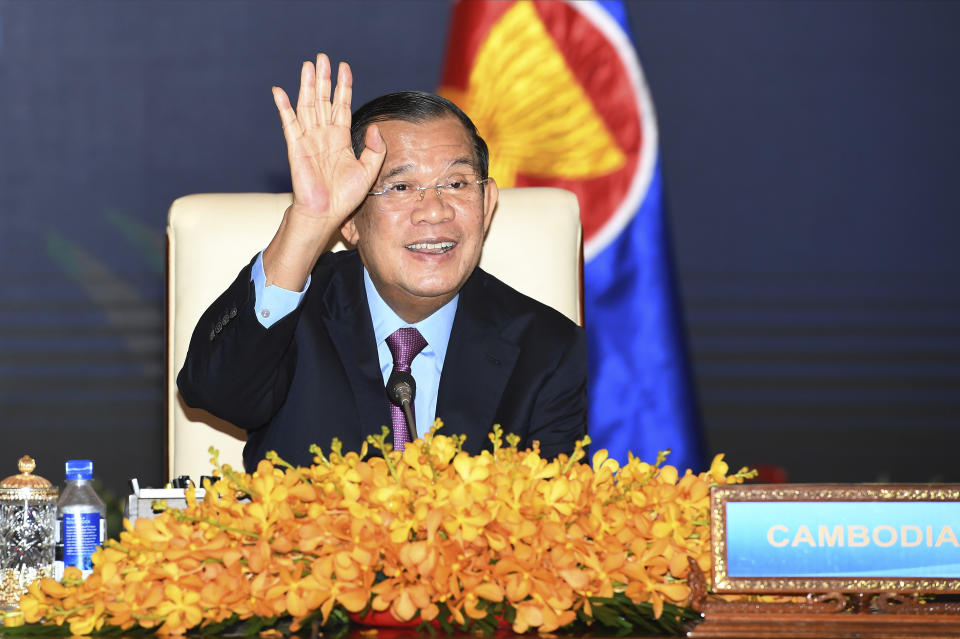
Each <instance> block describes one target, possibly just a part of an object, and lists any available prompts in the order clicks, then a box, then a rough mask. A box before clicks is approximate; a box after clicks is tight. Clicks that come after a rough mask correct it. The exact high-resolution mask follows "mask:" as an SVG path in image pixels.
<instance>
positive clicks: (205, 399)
mask: <svg viewBox="0 0 960 639" xmlns="http://www.w3.org/2000/svg"><path fill="white" fill-rule="evenodd" d="M250 268H251V266H250V265H248V266H246V267H245V268H244V269H243V270H242V271H240V274H239V275H238V276H237V279H236V280H234V282H233V283H232V284H231V285H230V287H229V288H228V289H227V290H226V291H224V292H223V293H222V294H221V295H220V297H218V298H217V299H216V301H214V302H213V304H212V305H211V306H210V307H209V308H208V309H207V310H206V311H205V312H204V313H203V315H202V316H201V317H200V320H199V321H198V322H197V326H196V328H195V329H194V331H193V335H192V336H191V338H190V347H189V349H188V351H187V357H186V360H185V361H184V365H183V368H182V369H181V370H180V374H179V375H178V377H177V386H178V388H179V389H180V394H181V395H182V396H183V399H184V401H185V402H186V403H187V405H188V406H192V407H194V408H202V409H204V410H207V411H209V412H210V413H212V414H214V415H216V416H217V417H219V418H221V419H225V420H227V421H229V422H231V423H233V424H236V425H237V426H240V427H241V428H245V429H247V430H252V429H256V428H259V427H260V426H262V425H264V424H266V423H267V422H269V421H270V419H271V418H272V417H273V415H274V414H275V413H276V412H277V410H279V408H280V406H281V405H282V404H283V401H284V399H285V398H286V394H287V391H288V389H289V386H290V380H291V379H292V376H293V371H294V367H295V365H296V358H297V352H296V343H295V341H294V339H293V335H294V331H295V329H296V325H297V320H298V318H299V316H300V309H301V308H302V306H303V305H302V304H301V305H300V307H299V308H297V309H295V310H294V311H292V312H291V313H290V314H288V315H287V316H285V317H284V318H283V319H281V320H280V321H278V322H276V323H275V324H274V325H273V326H271V327H270V328H269V329H267V328H264V326H263V325H262V324H261V323H260V322H259V320H258V319H257V317H256V312H255V310H254V304H255V298H256V295H255V292H254V285H253V282H251V280H250Z"/></svg>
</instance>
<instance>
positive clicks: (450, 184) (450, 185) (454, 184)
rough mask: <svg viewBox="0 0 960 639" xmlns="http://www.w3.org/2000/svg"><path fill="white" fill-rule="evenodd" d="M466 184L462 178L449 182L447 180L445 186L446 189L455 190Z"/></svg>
mask: <svg viewBox="0 0 960 639" xmlns="http://www.w3.org/2000/svg"><path fill="white" fill-rule="evenodd" d="M466 185H467V183H466V182H465V181H463V180H450V181H449V182H447V188H448V189H451V190H453V191H456V190H458V189H462V188H463V187H465V186H466Z"/></svg>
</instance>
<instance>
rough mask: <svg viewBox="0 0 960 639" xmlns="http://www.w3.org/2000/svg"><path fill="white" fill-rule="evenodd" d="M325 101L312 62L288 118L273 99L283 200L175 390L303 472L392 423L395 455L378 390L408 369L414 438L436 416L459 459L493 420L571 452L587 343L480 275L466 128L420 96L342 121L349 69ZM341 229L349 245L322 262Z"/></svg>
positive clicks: (480, 212)
mask: <svg viewBox="0 0 960 639" xmlns="http://www.w3.org/2000/svg"><path fill="white" fill-rule="evenodd" d="M330 92H331V80H330V62H329V60H328V59H327V57H326V56H325V55H323V54H320V55H318V56H317V60H316V65H313V64H311V63H310V62H306V63H304V65H303V69H302V72H301V78H300V93H299V97H298V101H297V108H296V110H294V109H293V107H292V106H291V104H290V100H289V98H288V97H287V95H286V93H285V92H284V91H283V90H282V89H280V88H277V87H274V89H273V95H274V101H275V102H276V105H277V109H278V111H279V113H280V118H281V121H282V123H283V131H284V138H285V139H286V143H287V152H288V159H289V162H290V174H291V179H292V184H293V203H292V204H291V205H290V207H289V208H288V209H287V210H286V212H285V213H284V216H283V220H282V222H281V224H280V227H279V229H278V230H277V233H276V235H275V236H274V238H273V240H272V241H271V242H270V244H269V245H268V246H267V248H266V249H265V250H264V251H263V253H262V254H261V255H260V256H257V257H256V258H254V260H253V262H251V264H250V265H248V266H247V267H246V268H244V269H243V270H242V271H241V272H240V275H239V276H238V278H237V280H236V281H234V283H233V284H232V285H231V286H230V287H229V288H228V289H227V290H226V291H225V292H224V293H223V294H222V295H221V296H220V297H219V298H218V299H217V300H216V301H215V302H214V303H213V305H212V306H211V307H210V308H209V309H208V310H207V311H206V312H205V313H204V315H203V316H202V317H201V318H200V321H199V323H198V325H197V329H196V330H195V331H194V334H193V336H192V338H191V343H190V349H189V352H188V354H187V358H186V361H185V363H184V367H183V370H182V371H181V372H180V375H179V377H178V380H177V383H178V386H179V388H180V392H181V394H182V396H183V398H184V400H185V401H186V402H187V404H189V405H191V406H195V407H199V408H204V409H206V410H209V411H210V412H211V413H213V414H215V415H217V416H219V417H221V418H223V419H225V420H227V421H230V422H232V423H234V424H236V425H238V426H241V427H243V428H244V429H246V430H247V431H248V441H247V444H246V446H245V448H244V464H245V465H246V467H247V468H248V469H250V468H252V467H254V466H255V465H256V463H257V461H258V460H259V459H261V458H262V457H263V456H264V455H265V453H266V452H267V451H269V450H276V451H277V452H278V453H279V454H280V456H281V457H283V458H284V459H287V460H288V461H290V462H292V463H297V464H308V463H310V462H311V461H312V455H311V454H310V453H309V450H308V449H309V446H310V444H312V443H318V444H320V445H321V446H322V447H324V448H328V447H329V445H330V441H331V439H332V438H333V437H338V438H339V439H340V440H341V441H342V442H343V444H344V449H345V450H359V448H360V446H361V444H362V442H363V441H364V440H365V439H366V436H367V435H370V434H379V433H380V430H381V427H382V425H391V423H393V424H394V439H393V441H392V442H391V443H392V444H393V445H394V446H396V447H398V448H399V447H402V446H403V443H404V441H405V440H406V437H405V434H406V433H405V423H404V421H403V419H402V415H400V413H399V411H398V410H397V409H396V408H393V413H394V414H391V406H390V401H388V399H387V395H386V392H385V388H384V384H385V382H386V380H387V378H388V376H389V375H390V373H391V371H392V369H393V368H394V367H397V368H398V370H403V369H404V368H406V369H409V371H410V372H411V373H412V375H413V377H414V378H415V380H416V384H417V387H418V388H417V393H416V399H415V400H414V409H415V410H414V413H415V420H416V433H417V434H418V435H420V436H422V435H423V434H424V433H425V432H426V430H427V429H428V428H429V426H430V424H431V423H432V422H433V418H434V416H436V417H440V418H441V419H443V420H444V422H445V427H444V432H446V433H448V434H452V433H464V434H466V435H467V440H466V443H465V446H464V448H465V450H467V451H470V452H472V453H477V452H479V451H480V450H481V449H483V448H485V447H488V446H489V441H488V437H487V435H488V433H489V431H490V428H491V427H492V425H493V424H501V425H502V426H503V428H504V430H505V431H507V432H514V433H517V434H518V435H519V436H520V437H521V446H522V447H528V446H530V445H532V444H533V442H534V441H539V442H540V448H541V451H542V453H543V454H544V455H545V456H551V457H552V456H556V455H557V454H559V453H561V452H567V453H569V452H570V451H572V450H573V445H574V442H575V441H576V440H578V439H580V438H582V437H583V435H584V434H585V433H586V346H585V338H584V334H583V331H582V329H580V328H579V327H577V326H576V325H575V324H573V323H572V322H570V321H569V320H568V319H567V318H565V317H563V316H562V315H561V314H559V313H557V312H556V311H554V310H552V309H550V308H548V307H546V306H544V305H542V304H540V303H538V302H535V301H534V300H531V299H530V298H528V297H526V296H523V295H521V294H520V293H518V292H516V291H514V290H513V289H510V288H509V287H508V286H506V285H505V284H503V283H502V282H500V281H499V280H497V279H496V278H494V277H492V276H490V275H488V274H487V273H485V272H483V271H482V270H480V269H479V268H477V264H478V262H479V260H480V252H481V248H482V245H483V238H484V234H485V233H486V231H487V228H488V227H489V224H490V220H491V217H492V215H493V210H494V208H495V206H496V202H497V196H498V190H497V185H496V183H495V182H494V181H493V179H491V178H488V176H487V163H488V154H487V147H486V144H485V143H484V142H483V140H482V139H481V138H480V136H479V134H478V133H477V131H476V127H474V125H473V123H472V122H470V120H469V118H467V116H466V115H465V114H463V112H462V111H460V109H458V108H457V107H456V106H455V105H453V104H452V103H450V102H449V101H447V100H445V99H443V98H440V97H438V96H434V95H431V94H425V93H416V92H404V93H398V94H391V95H388V96H383V97H382V98H377V99H376V100H373V101H372V102H370V103H368V104H367V105H364V106H363V107H361V108H360V109H359V110H358V111H357V113H356V115H355V116H354V117H353V118H351V113H350V103H351V93H352V76H351V72H350V67H349V66H348V65H347V64H346V63H341V64H340V67H339V70H338V76H337V85H336V90H335V91H334V92H333V96H332V100H331V96H330ZM351 120H353V122H352V124H353V126H352V129H351ZM338 232H339V233H342V234H343V237H344V238H345V239H346V240H347V241H348V242H349V243H350V244H353V245H355V246H356V247H357V250H356V251H344V252H339V253H324V250H325V247H327V246H329V245H330V244H331V243H332V242H331V240H333V239H334V238H335V237H336V235H337V233H338ZM522 252H523V247H522V246H518V247H517V253H518V256H522ZM398 329H399V330H398ZM413 329H416V330H413ZM395 331H396V332H395ZM412 343H415V346H414V348H413V349H412V352H411V353H404V354H398V349H399V351H402V350H403V349H404V347H405V346H409V345H411V344H412ZM398 344H401V345H398ZM405 357H406V358H407V359H410V357H412V361H406V360H404V361H400V360H403V359H404V358H405ZM397 415H400V421H399V422H397V421H396V419H397ZM398 423H399V424H400V425H399V426H398V425H397V424H398Z"/></svg>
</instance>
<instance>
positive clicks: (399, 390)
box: [387, 369, 417, 441]
mask: <svg viewBox="0 0 960 639" xmlns="http://www.w3.org/2000/svg"><path fill="white" fill-rule="evenodd" d="M416 394H417V382H415V381H414V379H413V375H411V374H410V373H408V372H406V371H398V370H396V369H394V370H393V371H391V373H390V378H389V379H388V380H387V397H389V398H390V401H391V402H393V403H394V404H396V405H398V406H400V408H402V409H403V414H404V416H405V417H406V421H407V435H408V436H409V437H410V441H413V440H415V439H416V438H417V434H416V431H415V430H414V428H415V424H414V421H413V413H412V412H411V410H410V407H411V406H413V398H414V396H415V395H416Z"/></svg>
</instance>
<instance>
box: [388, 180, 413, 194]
mask: <svg viewBox="0 0 960 639" xmlns="http://www.w3.org/2000/svg"><path fill="white" fill-rule="evenodd" d="M412 188H413V186H411V185H410V184H409V183H408V182H395V183H393V184H388V185H387V188H386V189H385V190H386V191H388V192H390V193H405V192H407V191H409V190H410V189H412Z"/></svg>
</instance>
